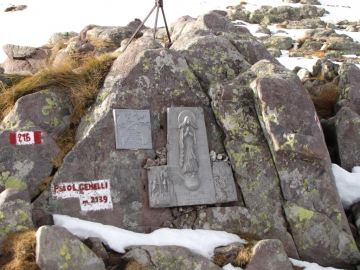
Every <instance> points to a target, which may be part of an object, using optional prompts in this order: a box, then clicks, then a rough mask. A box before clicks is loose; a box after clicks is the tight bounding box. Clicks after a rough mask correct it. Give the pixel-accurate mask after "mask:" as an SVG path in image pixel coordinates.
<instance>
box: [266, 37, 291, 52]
mask: <svg viewBox="0 0 360 270" xmlns="http://www.w3.org/2000/svg"><path fill="white" fill-rule="evenodd" d="M262 42H263V44H264V45H265V47H266V48H275V49H279V50H290V49H291V48H292V46H293V40H292V38H291V37H283V36H271V37H268V38H266V39H264V40H263V41H262Z"/></svg>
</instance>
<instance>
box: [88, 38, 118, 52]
mask: <svg viewBox="0 0 360 270" xmlns="http://www.w3.org/2000/svg"><path fill="white" fill-rule="evenodd" d="M87 42H89V43H90V44H91V45H93V46H94V47H95V49H99V48H112V49H114V50H116V49H118V48H119V46H120V44H116V43H115V42H113V41H108V40H104V39H101V38H92V39H89V40H87Z"/></svg>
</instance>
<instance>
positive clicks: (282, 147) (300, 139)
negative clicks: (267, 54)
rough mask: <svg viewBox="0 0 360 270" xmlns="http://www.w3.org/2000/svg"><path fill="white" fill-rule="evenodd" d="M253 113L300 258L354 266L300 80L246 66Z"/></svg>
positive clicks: (275, 69)
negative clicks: (250, 79)
mask: <svg viewBox="0 0 360 270" xmlns="http://www.w3.org/2000/svg"><path fill="white" fill-rule="evenodd" d="M252 70H253V71H254V72H255V73H256V74H257V75H258V77H257V79H256V80H255V81H254V82H253V83H252V89H253V90H254V93H255V104H256V110H257V113H258V116H259V120H260V124H261V127H262V129H263V132H264V134H265V137H266V139H267V142H268V144H269V147H270V150H271V153H272V156H273V160H274V163H275V166H276V169H277V172H278V175H279V181H280V186H281V189H282V194H283V196H284V200H285V204H284V206H283V208H284V210H285V214H286V219H287V221H288V222H289V226H290V230H291V232H292V235H293V238H294V241H295V245H296V247H297V251H298V253H299V255H300V258H301V259H303V260H306V261H313V262H317V263H318V264H321V265H324V266H328V265H332V266H339V267H343V266H348V265H349V264H357V263H358V262H359V261H360V253H359V251H358V249H357V247H356V244H355V241H354V239H353V237H352V234H351V231H350V228H349V224H348V222H347V218H346V216H345V213H344V210H343V207H342V205H341V201H340V198H339V195H338V193H337V190H336V185H335V182H334V178H333V174H332V171H331V163H330V157H329V154H328V151H327V148H326V145H325V141H324V137H323V133H322V129H321V125H320V122H319V120H318V118H317V115H316V112H315V108H314V105H313V104H312V102H311V99H310V97H309V96H308V95H307V93H306V90H305V88H304V87H303V85H302V83H301V81H300V79H299V78H298V77H297V76H296V74H294V73H293V72H291V71H288V70H286V69H284V68H282V67H279V66H276V65H274V64H272V63H270V62H268V61H261V62H259V63H257V64H256V65H254V66H253V67H252Z"/></svg>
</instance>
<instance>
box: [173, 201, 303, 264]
mask: <svg viewBox="0 0 360 270" xmlns="http://www.w3.org/2000/svg"><path fill="white" fill-rule="evenodd" d="M276 215H277V214H276ZM261 216H263V217H264V218H259V214H254V213H250V211H249V210H248V209H247V208H245V207H242V206H231V207H230V206H229V207H210V208H206V209H200V210H198V211H197V213H195V212H191V213H190V214H189V215H184V216H180V217H179V218H178V219H176V220H174V225H175V227H177V228H192V229H205V230H219V231H226V232H232V233H234V232H236V233H244V234H250V235H255V236H258V237H264V238H265V237H270V238H275V239H276V238H279V239H281V241H282V243H283V244H284V248H285V250H286V252H287V254H288V255H289V256H290V257H292V258H299V255H298V254H297V251H296V248H295V245H294V242H293V240H292V237H291V235H290V234H289V233H288V232H286V231H284V230H283V225H282V224H281V220H280V221H279V222H278V225H279V226H280V227H279V229H277V228H276V227H273V228H271V224H270V223H269V220H271V217H268V216H264V215H263V214H261ZM277 217H278V216H277ZM268 224H269V228H268V227H267V225H268Z"/></svg>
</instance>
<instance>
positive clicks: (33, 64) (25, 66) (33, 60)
mask: <svg viewBox="0 0 360 270" xmlns="http://www.w3.org/2000/svg"><path fill="white" fill-rule="evenodd" d="M3 50H4V52H5V53H6V55H7V56H8V59H6V60H5V62H4V63H3V64H2V67H3V68H4V70H5V73H7V74H20V75H32V74H34V73H36V72H38V71H39V70H40V69H41V68H44V67H45V66H46V65H47V63H48V60H49V59H50V56H51V50H49V49H43V48H34V47H28V46H18V45H13V44H6V45H4V46H3Z"/></svg>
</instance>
